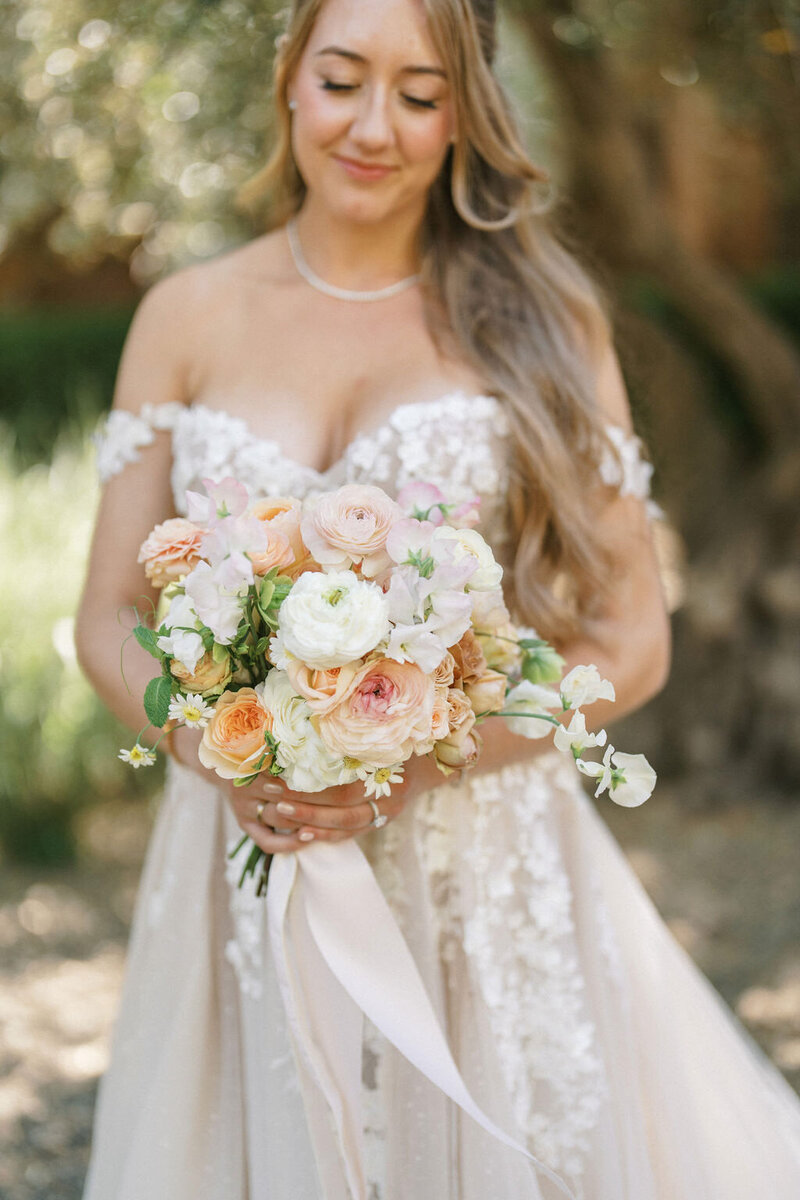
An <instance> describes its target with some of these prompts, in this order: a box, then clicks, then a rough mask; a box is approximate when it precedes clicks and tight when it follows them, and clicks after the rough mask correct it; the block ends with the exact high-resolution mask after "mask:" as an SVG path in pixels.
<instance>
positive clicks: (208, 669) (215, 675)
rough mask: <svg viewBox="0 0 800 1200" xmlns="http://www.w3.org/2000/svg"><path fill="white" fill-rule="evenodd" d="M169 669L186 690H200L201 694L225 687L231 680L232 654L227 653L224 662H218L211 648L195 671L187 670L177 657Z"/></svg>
mask: <svg viewBox="0 0 800 1200" xmlns="http://www.w3.org/2000/svg"><path fill="white" fill-rule="evenodd" d="M169 669H170V671H171V673H172V674H173V675H174V676H175V678H176V679H177V680H178V683H179V684H180V685H181V687H182V689H183V690H184V691H185V692H199V693H200V695H201V696H207V695H208V694H209V693H210V692H215V691H217V690H219V689H220V688H224V687H225V686H226V685H227V684H228V683H230V680H231V660H230V656H229V655H227V654H226V655H225V657H224V659H223V660H222V662H216V661H215V660H214V657H213V655H212V653H211V651H210V650H208V651H206V653H205V654H204V655H203V657H202V658H201V659H200V661H199V662H198V663H197V666H196V667H195V669H194V670H193V671H187V669H186V667H185V666H184V665H183V663H181V662H178V660H177V659H173V660H172V662H171V663H170V667H169Z"/></svg>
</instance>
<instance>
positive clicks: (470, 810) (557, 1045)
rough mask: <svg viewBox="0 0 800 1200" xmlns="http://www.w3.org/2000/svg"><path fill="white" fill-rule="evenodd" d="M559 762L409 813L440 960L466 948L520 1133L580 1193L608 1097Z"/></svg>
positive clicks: (446, 794) (468, 787) (514, 768)
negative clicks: (564, 828)
mask: <svg viewBox="0 0 800 1200" xmlns="http://www.w3.org/2000/svg"><path fill="white" fill-rule="evenodd" d="M563 770H564V764H563V763H561V762H560V761H555V760H554V759H553V758H552V757H550V756H542V757H540V758H538V759H537V760H536V763H535V764H513V765H509V766H507V767H504V768H502V769H501V770H499V771H497V772H492V773H487V774H483V775H480V776H478V777H477V778H476V779H475V780H474V782H467V783H465V784H463V785H459V786H458V787H456V788H452V789H451V788H439V789H436V791H434V792H432V793H430V797H429V803H428V804H427V805H418V806H417V820H418V821H420V822H422V823H423V824H424V826H425V830H424V836H423V837H422V838H421V844H422V849H423V853H424V856H425V863H426V867H427V871H428V877H429V879H430V886H431V894H432V898H433V901H434V906H433V907H434V909H435V912H436V916H437V919H438V921H439V922H440V928H439V934H440V947H441V953H442V957H443V958H444V960H445V961H452V960H453V959H454V957H455V956H456V955H457V954H458V953H459V952H460V948H461V947H463V951H464V952H465V953H466V955H467V958H468V959H469V960H470V961H471V963H472V965H473V969H474V977H475V979H476V981H477V984H478V986H479V988H480V991H481V994H482V996H483V1000H484V1002H485V1004H486V1006H487V1009H488V1011H489V1015H490V1021H491V1025H492V1029H493V1032H494V1036H495V1038H496V1043H497V1050H498V1058H499V1061H500V1064H501V1068H502V1071H503V1075H504V1079H505V1082H506V1086H507V1087H508V1090H509V1094H510V1096H511V1098H512V1102H513V1105H514V1110H515V1115H516V1119H517V1122H518V1125H519V1128H520V1130H521V1131H522V1132H523V1133H524V1134H525V1135H526V1136H527V1137H528V1138H529V1140H530V1145H531V1149H532V1150H533V1151H534V1153H535V1154H537V1155H538V1156H539V1157H540V1158H542V1159H543V1160H544V1161H545V1162H547V1163H548V1165H549V1166H551V1167H553V1168H554V1169H555V1170H557V1171H559V1172H560V1173H563V1174H564V1175H565V1176H567V1177H568V1178H569V1179H570V1181H571V1182H572V1183H573V1187H574V1188H575V1189H576V1190H577V1193H578V1194H579V1195H580V1179H581V1176H582V1174H583V1170H584V1163H585V1160H586V1155H587V1154H588V1152H589V1149H590V1141H591V1133H592V1131H593V1130H594V1128H595V1126H596V1124H597V1120H598V1117H599V1113H600V1108H601V1104H602V1100H603V1097H604V1096H605V1095H606V1094H607V1086H608V1085H607V1080H606V1076H605V1068H604V1065H603V1062H602V1059H601V1057H600V1055H599V1053H598V1050H597V1042H596V1030H595V1026H594V1023H593V1022H592V1020H591V1019H590V1017H589V1016H588V1013H587V1009H586V1000H585V985H584V981H583V976H582V972H581V967H580V962H579V957H578V951H577V943H576V933H575V924H574V920H573V915H572V891H571V888H570V884H569V879H568V876H567V872H566V869H565V866H564V862H563V857H562V853H561V848H560V845H559V842H558V839H557V834H556V832H555V830H554V829H553V828H552V825H553V820H554V818H553V809H554V804H553V801H554V793H557V792H559V791H561V790H562V789H563V788H565V787H567V786H570V784H568V783H567V780H566V779H565V778H563V779H562V777H561V775H562V773H563Z"/></svg>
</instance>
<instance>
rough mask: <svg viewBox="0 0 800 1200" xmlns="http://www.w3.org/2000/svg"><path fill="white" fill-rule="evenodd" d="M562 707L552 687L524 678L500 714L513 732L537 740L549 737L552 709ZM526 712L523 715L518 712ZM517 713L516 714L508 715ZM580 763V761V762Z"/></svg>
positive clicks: (507, 697) (510, 694) (508, 696)
mask: <svg viewBox="0 0 800 1200" xmlns="http://www.w3.org/2000/svg"><path fill="white" fill-rule="evenodd" d="M560 707H561V701H560V699H559V697H558V695H557V693H556V692H554V691H553V690H552V688H547V687H542V685H541V684H538V683H529V682H528V680H527V679H523V681H522V683H518V684H517V686H516V687H514V688H512V689H511V691H510V692H509V693H508V695H507V696H506V702H505V705H504V707H503V709H502V710H501V713H500V715H501V716H502V717H503V718H504V719H505V722H506V724H507V725H508V728H509V729H510V730H511V731H512V733H519V734H521V735H522V737H526V738H530V739H531V740H536V739H538V738H544V737H547V736H548V734H549V733H550V730H551V729H552V728H553V726H552V724H551V722H550V721H549V720H543V719H542V718H544V717H549V715H550V712H551V710H553V709H555V708H560ZM520 713H521V714H524V715H522V716H519V715H516V714H520ZM506 714H515V715H506ZM578 765H580V761H579V762H578Z"/></svg>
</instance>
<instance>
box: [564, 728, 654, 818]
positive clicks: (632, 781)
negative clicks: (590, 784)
mask: <svg viewBox="0 0 800 1200" xmlns="http://www.w3.org/2000/svg"><path fill="white" fill-rule="evenodd" d="M575 765H576V766H577V768H578V770H579V771H580V772H581V773H582V774H583V775H588V776H589V778H590V779H596V780H597V787H596V788H595V793H594V794H595V797H597V796H599V795H600V794H601V793H602V792H604V791H606V789H608V794H609V796H610V797H611V799H612V800H613V801H614V803H615V804H621V805H622V806H623V807H624V808H637V807H638V806H639V805H640V804H644V802H645V800H647V799H648V797H649V796H651V795H652V792H653V788H654V787H655V784H656V773H655V771H654V770H653V768H652V767H651V766H650V763H649V762H648V761H647V759H646V758H645V756H644V755H643V754H624V753H623V752H622V751H621V750H615V749H614V747H613V746H612V745H611V744H610V743H609V745H608V746H606V752H605V754H604V755H603V761H602V763H597V762H585V761H584V760H583V759H580V758H579V759H576V763H575Z"/></svg>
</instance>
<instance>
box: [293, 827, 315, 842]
mask: <svg viewBox="0 0 800 1200" xmlns="http://www.w3.org/2000/svg"><path fill="white" fill-rule="evenodd" d="M297 837H298V840H299V841H301V842H313V840H314V835H313V833H312V832H311V830H310V829H304V830H303V832H302V833H298V835H297Z"/></svg>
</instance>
